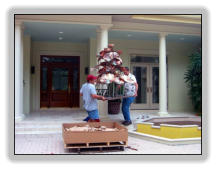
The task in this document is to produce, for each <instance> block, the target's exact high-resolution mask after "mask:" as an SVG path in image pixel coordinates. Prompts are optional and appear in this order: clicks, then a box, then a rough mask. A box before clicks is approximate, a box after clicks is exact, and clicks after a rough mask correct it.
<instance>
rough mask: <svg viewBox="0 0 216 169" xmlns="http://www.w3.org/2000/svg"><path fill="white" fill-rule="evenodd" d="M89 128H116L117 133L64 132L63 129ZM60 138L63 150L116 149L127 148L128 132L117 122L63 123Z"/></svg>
mask: <svg viewBox="0 0 216 169" xmlns="http://www.w3.org/2000/svg"><path fill="white" fill-rule="evenodd" d="M85 125H89V126H91V127H100V126H106V127H108V128H118V129H119V131H66V130H65V128H71V127H73V126H80V127H82V126H85ZM62 136H63V140H64V147H65V148H68V149H69V148H94V147H117V146H127V142H128V130H127V128H125V127H123V126H121V125H120V124H118V123H117V122H95V123H64V124H62Z"/></svg>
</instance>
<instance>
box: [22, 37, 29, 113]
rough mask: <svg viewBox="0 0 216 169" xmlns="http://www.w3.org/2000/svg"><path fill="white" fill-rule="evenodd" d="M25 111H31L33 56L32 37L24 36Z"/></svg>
mask: <svg viewBox="0 0 216 169" xmlns="http://www.w3.org/2000/svg"><path fill="white" fill-rule="evenodd" d="M23 43H24V47H23V82H24V85H23V113H24V114H29V113H30V81H31V79H30V65H31V64H30V56H31V37H30V36H24V39H23Z"/></svg>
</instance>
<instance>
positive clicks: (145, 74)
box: [131, 63, 159, 109]
mask: <svg viewBox="0 0 216 169" xmlns="http://www.w3.org/2000/svg"><path fill="white" fill-rule="evenodd" d="M131 72H132V74H134V76H135V77H136V79H137V83H138V85H139V90H138V92H137V97H136V99H135V102H134V104H132V105H131V108H132V109H159V65H158V64H157V63H146V64H144V63H132V64H131Z"/></svg>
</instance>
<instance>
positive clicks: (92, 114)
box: [83, 109, 99, 121]
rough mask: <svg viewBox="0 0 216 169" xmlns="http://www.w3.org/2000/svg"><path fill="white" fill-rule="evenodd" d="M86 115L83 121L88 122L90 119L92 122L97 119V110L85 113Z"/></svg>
mask: <svg viewBox="0 0 216 169" xmlns="http://www.w3.org/2000/svg"><path fill="white" fill-rule="evenodd" d="M86 111H87V110H86ZM87 113H88V116H87V117H86V118H85V119H84V120H83V121H88V120H89V119H92V120H95V119H99V112H98V109H96V110H92V111H87Z"/></svg>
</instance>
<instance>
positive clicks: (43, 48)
mask: <svg viewBox="0 0 216 169" xmlns="http://www.w3.org/2000/svg"><path fill="white" fill-rule="evenodd" d="M40 55H62V56H80V84H83V83H84V82H85V77H86V75H85V74H84V73H85V70H84V68H85V67H87V66H88V59H87V58H88V43H62V42H32V55H31V65H33V66H35V74H32V75H31V94H32V95H31V98H32V102H31V111H38V110H39V109H40ZM80 105H81V106H82V100H81V98H80Z"/></svg>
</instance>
